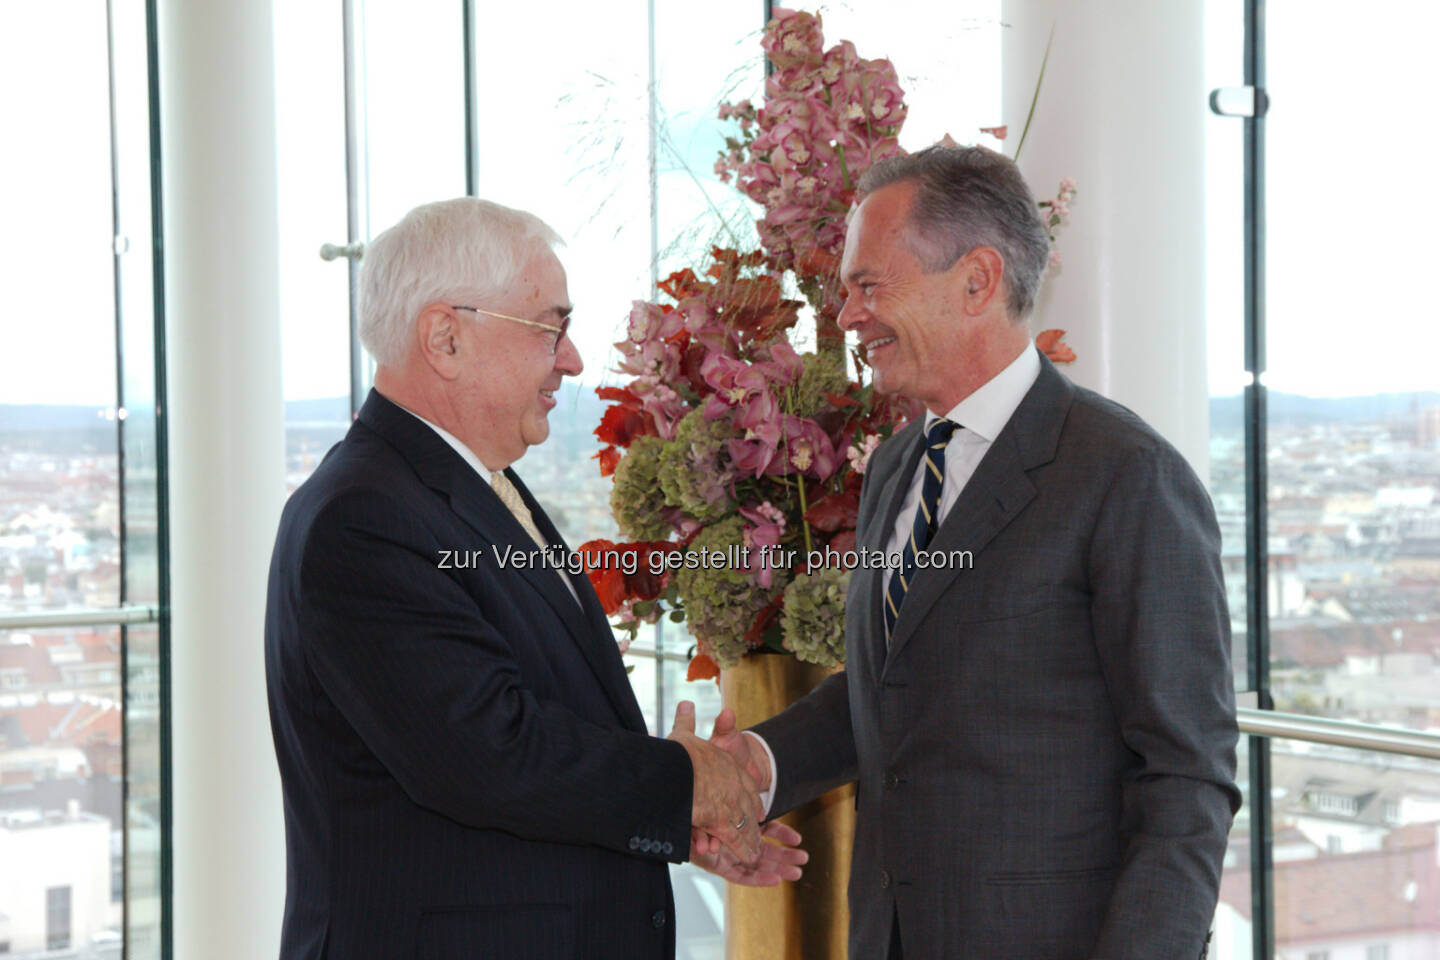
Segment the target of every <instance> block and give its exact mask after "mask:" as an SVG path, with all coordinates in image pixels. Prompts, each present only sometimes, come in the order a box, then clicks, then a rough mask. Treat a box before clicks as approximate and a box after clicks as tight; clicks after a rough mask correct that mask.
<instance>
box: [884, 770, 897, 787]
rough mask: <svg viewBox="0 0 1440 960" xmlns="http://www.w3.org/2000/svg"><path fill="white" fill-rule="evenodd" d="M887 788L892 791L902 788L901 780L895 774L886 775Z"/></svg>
mask: <svg viewBox="0 0 1440 960" xmlns="http://www.w3.org/2000/svg"><path fill="white" fill-rule="evenodd" d="M885 786H887V787H889V788H890V789H891V790H894V789H895V788H896V787H898V786H900V778H899V777H897V776H896V775H895V774H893V773H887V774H885Z"/></svg>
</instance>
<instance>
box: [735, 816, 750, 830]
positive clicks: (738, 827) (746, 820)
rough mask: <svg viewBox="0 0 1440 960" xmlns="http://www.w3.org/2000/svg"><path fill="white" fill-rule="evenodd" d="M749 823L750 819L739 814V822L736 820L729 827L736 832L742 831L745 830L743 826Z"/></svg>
mask: <svg viewBox="0 0 1440 960" xmlns="http://www.w3.org/2000/svg"><path fill="white" fill-rule="evenodd" d="M749 822H750V817H749V816H747V815H746V814H745V813H743V812H742V813H741V814H740V819H739V820H736V821H735V822H734V823H732V824H730V826H732V827H734V828H735V829H736V830H744V829H745V824H747V823H749Z"/></svg>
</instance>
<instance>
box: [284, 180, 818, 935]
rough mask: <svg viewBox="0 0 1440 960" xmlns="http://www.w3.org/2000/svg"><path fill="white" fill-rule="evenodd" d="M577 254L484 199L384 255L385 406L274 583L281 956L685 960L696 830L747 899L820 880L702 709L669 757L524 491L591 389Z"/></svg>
mask: <svg viewBox="0 0 1440 960" xmlns="http://www.w3.org/2000/svg"><path fill="white" fill-rule="evenodd" d="M557 240H558V238H557V237H556V235H555V233H554V231H552V230H551V229H550V228H549V227H547V226H546V225H545V224H544V223H542V222H541V221H540V220H538V219H537V218H535V217H534V216H532V215H530V214H527V213H522V212H520V211H516V210H510V209H507V208H505V207H502V206H499V205H497V204H493V203H488V202H485V201H482V200H477V199H473V198H463V199H458V200H452V201H446V202H442V203H434V204H429V205H427V206H422V207H419V208H417V209H415V210H413V211H411V212H410V213H409V214H408V215H407V216H406V217H405V218H404V219H403V220H401V221H400V222H399V223H398V224H396V225H395V226H394V227H392V228H390V229H389V230H386V231H385V232H384V233H382V234H380V235H379V236H378V237H376V238H375V239H374V241H373V242H372V243H371V244H370V245H369V247H368V249H367V250H366V251H365V258H364V265H363V268H362V271H361V317H362V319H361V325H360V329H361V337H362V339H363V341H364V343H365V346H366V348H367V349H368V350H369V351H370V352H371V354H373V355H374V357H375V359H376V361H377V363H378V366H377V369H376V372H375V389H374V390H373V391H372V392H371V394H370V396H369V398H368V399H367V400H366V402H365V405H364V407H363V408H362V409H361V410H360V413H359V415H358V417H357V418H356V422H355V424H354V425H353V426H352V428H351V429H350V431H349V433H348V434H347V435H346V437H345V439H344V440H343V441H341V443H340V444H338V445H337V446H336V447H335V448H334V449H333V450H331V451H330V453H329V455H327V457H326V458H325V461H324V462H323V463H322V464H321V465H320V467H319V468H318V469H317V470H316V471H315V473H314V475H313V476H311V478H310V479H309V480H307V481H306V482H305V483H304V484H303V485H302V486H301V487H300V488H299V489H298V490H297V491H296V492H295V494H294V496H292V497H291V499H290V501H289V503H288V504H287V505H286V508H285V512H284V515H283V517H282V519H281V522H280V531H279V535H278V537H277V539H276V544H275V553H274V558H273V561H272V564H271V571H270V584H269V605H268V612H267V617H266V627H265V660H266V675H267V680H268V686H269V695H270V712H271V724H272V728H273V731H274V736H275V749H276V754H277V756H278V759H279V763H280V771H281V779H282V784H283V787H284V797H285V824H286V844H287V849H288V890H287V897H286V905H285V921H284V929H283V934H282V945H281V956H282V957H283V958H286V960H301V958H306V960H319V958H322V957H329V958H337V957H338V958H359V957H363V958H365V960H386V958H396V960H399V958H402V957H403V958H406V960H409V958H414V957H424V958H435V960H445V958H456V960H458V958H482V957H484V958H489V957H495V958H501V957H503V958H506V960H522V958H535V960H540V958H546V960H549V958H555V960H560V958H564V960H571V958H593V960H610V958H614V960H621V958H623V960H632V958H654V960H667V958H670V957H673V956H674V949H675V925H674V923H673V910H674V906H673V900H672V897H671V890H670V882H669V872H668V867H667V864H668V863H671V862H678V861H682V860H684V859H686V855H687V851H689V850H690V835H691V829H692V826H693V827H695V828H696V829H697V830H699V831H703V833H702V834H701V835H704V834H709V835H711V836H714V837H716V838H717V840H718V844H719V845H720V846H721V849H719V850H717V851H699V850H697V851H696V855H697V859H698V860H699V861H700V862H701V863H702V865H704V866H707V867H708V868H710V869H713V870H715V871H716V872H719V873H721V874H722V875H724V876H727V877H729V878H730V879H733V880H736V881H739V882H743V883H752V884H772V883H778V882H780V880H781V879H782V878H786V879H795V878H797V877H798V876H799V865H800V864H801V863H803V862H804V854H803V853H801V852H800V851H798V850H793V849H791V848H790V847H788V846H780V845H777V844H770V843H767V844H762V843H761V834H760V830H759V828H758V821H759V819H760V813H761V810H760V807H759V800H758V798H757V797H756V796H755V791H754V785H753V783H751V782H750V781H749V780H748V777H747V776H746V775H745V773H744V772H743V771H741V769H740V768H739V767H738V766H737V764H736V763H735V761H734V760H733V759H732V758H731V757H729V756H728V755H726V754H725V753H724V752H723V751H722V750H720V749H717V748H716V747H714V746H712V745H710V744H709V743H706V742H705V741H703V740H700V739H698V738H697V737H696V736H695V733H694V712H693V707H692V706H691V705H689V704H682V705H681V708H680V710H679V711H677V717H676V730H675V731H674V732H673V733H672V734H671V739H669V740H661V739H657V738H654V737H651V736H649V735H648V734H647V732H646V729H645V722H644V719H643V718H642V716H641V713H640V708H639V706H638V704H637V703H636V700H635V696H634V694H633V692H632V691H631V688H630V684H629V680H628V678H627V676H626V673H625V668H624V665H623V664H622V663H621V660H620V655H619V651H618V648H617V646H616V644H615V641H614V637H613V635H612V633H611V630H610V627H609V624H608V623H607V621H606V619H605V615H604V612H603V611H602V609H601V607H600V603H599V600H598V599H597V597H596V595H595V592H594V590H593V589H591V587H590V584H589V581H588V580H587V579H586V577H585V576H584V575H583V573H575V572H572V571H573V570H574V569H575V567H574V565H573V564H571V563H569V562H568V558H569V557H570V554H569V550H568V547H566V545H565V543H564V541H563V540H562V539H561V537H560V534H559V532H558V531H557V530H556V529H555V527H554V525H552V524H551V522H550V520H549V519H548V518H547V517H546V515H545V512H544V510H542V509H541V508H540V505H539V504H538V503H536V502H535V499H534V498H533V497H532V496H531V495H530V493H529V491H528V490H527V489H526V488H525V485H524V484H523V483H522V482H521V480H520V478H519V477H518V476H517V475H516V473H515V472H514V470H513V468H512V464H514V463H515V461H517V460H519V459H520V457H521V456H523V455H524V453H525V451H526V449H527V448H528V447H530V446H532V445H534V444H538V443H541V442H542V441H544V440H545V438H546V436H547V435H548V434H549V429H550V426H549V420H548V417H549V414H550V412H551V410H552V409H553V408H554V407H555V396H554V395H555V391H556V389H557V388H558V387H559V386H560V383H561V380H562V378H564V377H565V376H574V375H576V374H578V373H579V372H580V370H581V361H580V356H579V354H578V352H577V351H576V348H575V345H574V344H573V343H572V342H571V341H570V338H569V336H568V331H569V324H570V315H571V307H570V302H569V295H568V292H567V289H566V280H565V271H564V268H563V267H561V265H560V261H559V260H558V259H557V258H556V256H555V254H554V252H553V251H552V249H551V248H552V246H553V245H554V244H555V243H556V242H557ZM765 834H766V835H767V836H769V837H772V838H774V839H777V840H779V841H781V842H782V843H786V844H793V843H795V842H797V841H798V839H799V837H798V836H797V835H796V834H795V832H794V831H793V830H789V829H788V828H780V829H777V828H776V826H774V825H771V826H767V827H766V829H765ZM762 850H763V852H762ZM702 854H703V855H702Z"/></svg>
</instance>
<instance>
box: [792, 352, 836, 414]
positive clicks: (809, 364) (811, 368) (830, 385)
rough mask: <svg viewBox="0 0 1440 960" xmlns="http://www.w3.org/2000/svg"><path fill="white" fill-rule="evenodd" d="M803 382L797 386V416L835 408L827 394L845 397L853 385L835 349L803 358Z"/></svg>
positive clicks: (801, 378) (801, 376)
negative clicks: (843, 395)
mask: <svg viewBox="0 0 1440 960" xmlns="http://www.w3.org/2000/svg"><path fill="white" fill-rule="evenodd" d="M800 363H801V368H800V380H799V382H798V383H797V384H796V386H795V394H794V396H795V402H794V410H793V412H794V414H795V415H796V416H799V417H813V416H815V414H817V413H819V412H820V411H821V410H824V409H826V408H827V407H830V406H833V404H831V402H830V400H829V398H828V397H826V396H825V395H826V394H827V393H835V394H843V393H844V392H845V390H846V388H847V387H848V386H849V384H850V378H849V376H847V375H846V373H845V357H844V355H843V354H841V353H838V352H836V351H833V350H827V351H825V352H824V353H807V354H804V355H802V356H801V357H800Z"/></svg>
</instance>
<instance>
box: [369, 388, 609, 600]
mask: <svg viewBox="0 0 1440 960" xmlns="http://www.w3.org/2000/svg"><path fill="white" fill-rule="evenodd" d="M391 402H392V403H394V401H391ZM395 406H397V407H400V404H398V403H396V404H395ZM400 409H401V410H405V408H404V407H400ZM405 412H406V413H408V414H410V416H412V417H414V418H415V419H416V420H419V421H420V422H421V423H423V424H425V426H427V427H429V428H430V429H431V430H434V431H435V433H436V434H437V435H439V437H440V439H441V440H444V441H445V442H446V443H448V444H449V445H450V448H451V449H452V450H454V451H455V452H456V453H458V454H460V459H462V460H464V461H465V462H466V463H468V464H470V466H471V467H472V468H473V469H474V471H475V472H476V473H478V474H480V479H481V480H484V481H485V486H487V487H488V486H490V485H491V478H493V477H494V476H495V471H493V470H491V469H490V468H489V467H487V466H485V464H483V463H481V462H480V458H479V457H477V456H475V451H474V450H471V449H470V448H469V447H467V446H465V444H463V443H461V442H460V438H459V437H456V436H455V435H454V434H452V433H451V432H450V431H449V430H446V429H445V428H444V427H441V426H439V425H437V424H434V423H431V422H430V421H429V420H426V419H425V418H424V417H422V416H420V414H418V413H416V412H415V411H414V410H405ZM530 519H531V520H532V521H533V520H534V519H535V518H534V517H533V516H532V517H531V518H530ZM536 526H537V527H538V526H539V524H536ZM555 572H556V573H558V574H559V575H560V582H561V583H563V584H565V589H566V590H569V591H570V596H572V597H574V598H575V602H576V603H577V604H580V594H578V593H576V592H575V584H573V583H571V582H570V575H569V574H568V573H566V572H565V570H564V569H562V568H560V567H556V568H555ZM580 606H581V607H582V608H583V607H584V604H580Z"/></svg>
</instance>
